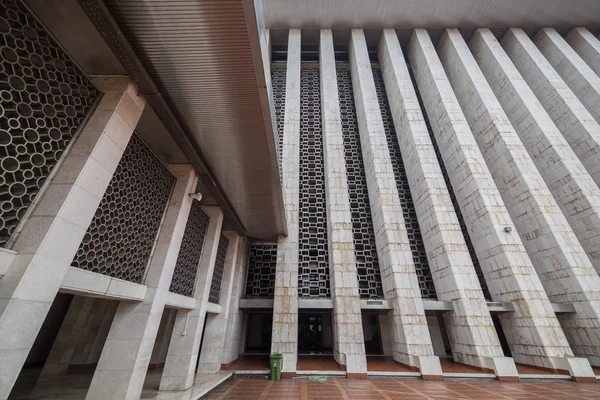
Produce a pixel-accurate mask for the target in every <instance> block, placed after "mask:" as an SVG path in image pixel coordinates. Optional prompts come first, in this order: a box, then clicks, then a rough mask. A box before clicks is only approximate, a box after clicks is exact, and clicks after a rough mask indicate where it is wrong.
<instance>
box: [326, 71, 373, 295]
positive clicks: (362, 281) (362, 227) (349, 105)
mask: <svg viewBox="0 0 600 400" xmlns="http://www.w3.org/2000/svg"><path fill="white" fill-rule="evenodd" d="M336 74H337V84H338V93H339V98H340V114H341V117H342V135H343V138H344V158H345V160H346V175H347V177H348V194H349V197H350V212H351V215H352V235H353V237H354V255H355V257H356V273H357V277H358V292H359V294H360V297H361V298H363V299H364V298H383V286H382V285H381V273H380V270H379V261H378V260H377V246H376V244H375V234H374V232H373V219H372V218H371V206H370V204H369V193H368V190H367V178H366V175H365V165H364V163H363V157H362V150H361V144H360V133H359V131H358V122H357V120H356V110H355V107H354V93H353V91H352V79H351V77H350V69H349V66H348V65H347V64H343V63H338V64H337V66H336Z"/></svg>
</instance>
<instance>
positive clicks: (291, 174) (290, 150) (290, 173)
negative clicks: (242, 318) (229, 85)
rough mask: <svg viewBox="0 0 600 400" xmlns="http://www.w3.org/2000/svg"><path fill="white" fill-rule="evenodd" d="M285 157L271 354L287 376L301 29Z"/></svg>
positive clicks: (294, 350) (292, 51) (293, 48)
mask: <svg viewBox="0 0 600 400" xmlns="http://www.w3.org/2000/svg"><path fill="white" fill-rule="evenodd" d="M283 132H284V135H283V152H282V157H281V169H282V185H283V201H284V203H285V215H286V220H287V224H288V235H287V236H283V235H280V236H279V238H278V240H277V271H276V274H275V298H274V300H273V333H272V336H271V353H280V354H282V355H283V370H282V372H283V376H284V377H290V376H294V375H295V374H296V364H297V362H298V240H299V238H298V229H299V225H298V224H299V217H298V213H299V206H300V182H299V176H300V30H299V29H290V31H289V37H288V53H287V73H286V89H285V116H284V122H283Z"/></svg>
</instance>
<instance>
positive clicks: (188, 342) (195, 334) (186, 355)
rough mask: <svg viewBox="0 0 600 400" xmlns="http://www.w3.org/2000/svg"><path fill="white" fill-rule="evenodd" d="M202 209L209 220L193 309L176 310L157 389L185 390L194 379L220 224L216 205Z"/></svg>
mask: <svg viewBox="0 0 600 400" xmlns="http://www.w3.org/2000/svg"><path fill="white" fill-rule="evenodd" d="M202 211H204V213H206V215H208V217H209V218H210V221H209V223H208V228H207V229H206V235H205V238H204V244H203V246H202V255H201V256H200V262H199V264H198V272H197V273H196V283H195V287H194V297H195V298H196V307H195V308H194V309H193V310H178V311H177V317H176V318H175V325H174V326H173V333H172V334H171V343H170V344H169V351H168V352H167V359H166V360H165V367H164V369H163V374H162V378H161V380H160V390H186V389H189V388H190V387H191V386H192V384H193V383H194V375H195V370H196V363H197V361H198V352H199V351H200V341H201V340H202V331H203V329H204V318H205V317H206V307H207V304H208V296H209V294H210V284H211V282H212V276H213V272H214V269H215V261H216V259H217V250H218V248H219V237H220V235H221V227H222V225H223V212H222V211H221V209H220V208H219V207H217V206H204V207H202Z"/></svg>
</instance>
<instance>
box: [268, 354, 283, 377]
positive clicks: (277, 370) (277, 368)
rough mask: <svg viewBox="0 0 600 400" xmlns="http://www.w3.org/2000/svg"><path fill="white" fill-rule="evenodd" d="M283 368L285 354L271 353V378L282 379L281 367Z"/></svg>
mask: <svg viewBox="0 0 600 400" xmlns="http://www.w3.org/2000/svg"><path fill="white" fill-rule="evenodd" d="M282 368H283V354H271V380H272V381H280V380H281V369H282Z"/></svg>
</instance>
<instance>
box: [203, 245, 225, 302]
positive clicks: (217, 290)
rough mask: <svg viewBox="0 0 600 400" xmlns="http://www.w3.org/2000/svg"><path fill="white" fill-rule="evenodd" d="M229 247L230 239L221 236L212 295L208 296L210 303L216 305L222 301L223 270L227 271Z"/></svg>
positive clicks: (212, 283)
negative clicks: (226, 259) (226, 263)
mask: <svg viewBox="0 0 600 400" xmlns="http://www.w3.org/2000/svg"><path fill="white" fill-rule="evenodd" d="M228 246H229V239H227V238H226V237H225V235H223V234H221V236H220V238H219V247H218V249H217V259H216V260H215V269H214V272H213V276H212V281H211V283H210V293H209V295H208V301H209V302H211V303H214V304H219V301H220V300H221V283H222V281H223V270H224V269H225V257H226V256H227V247H228Z"/></svg>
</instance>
